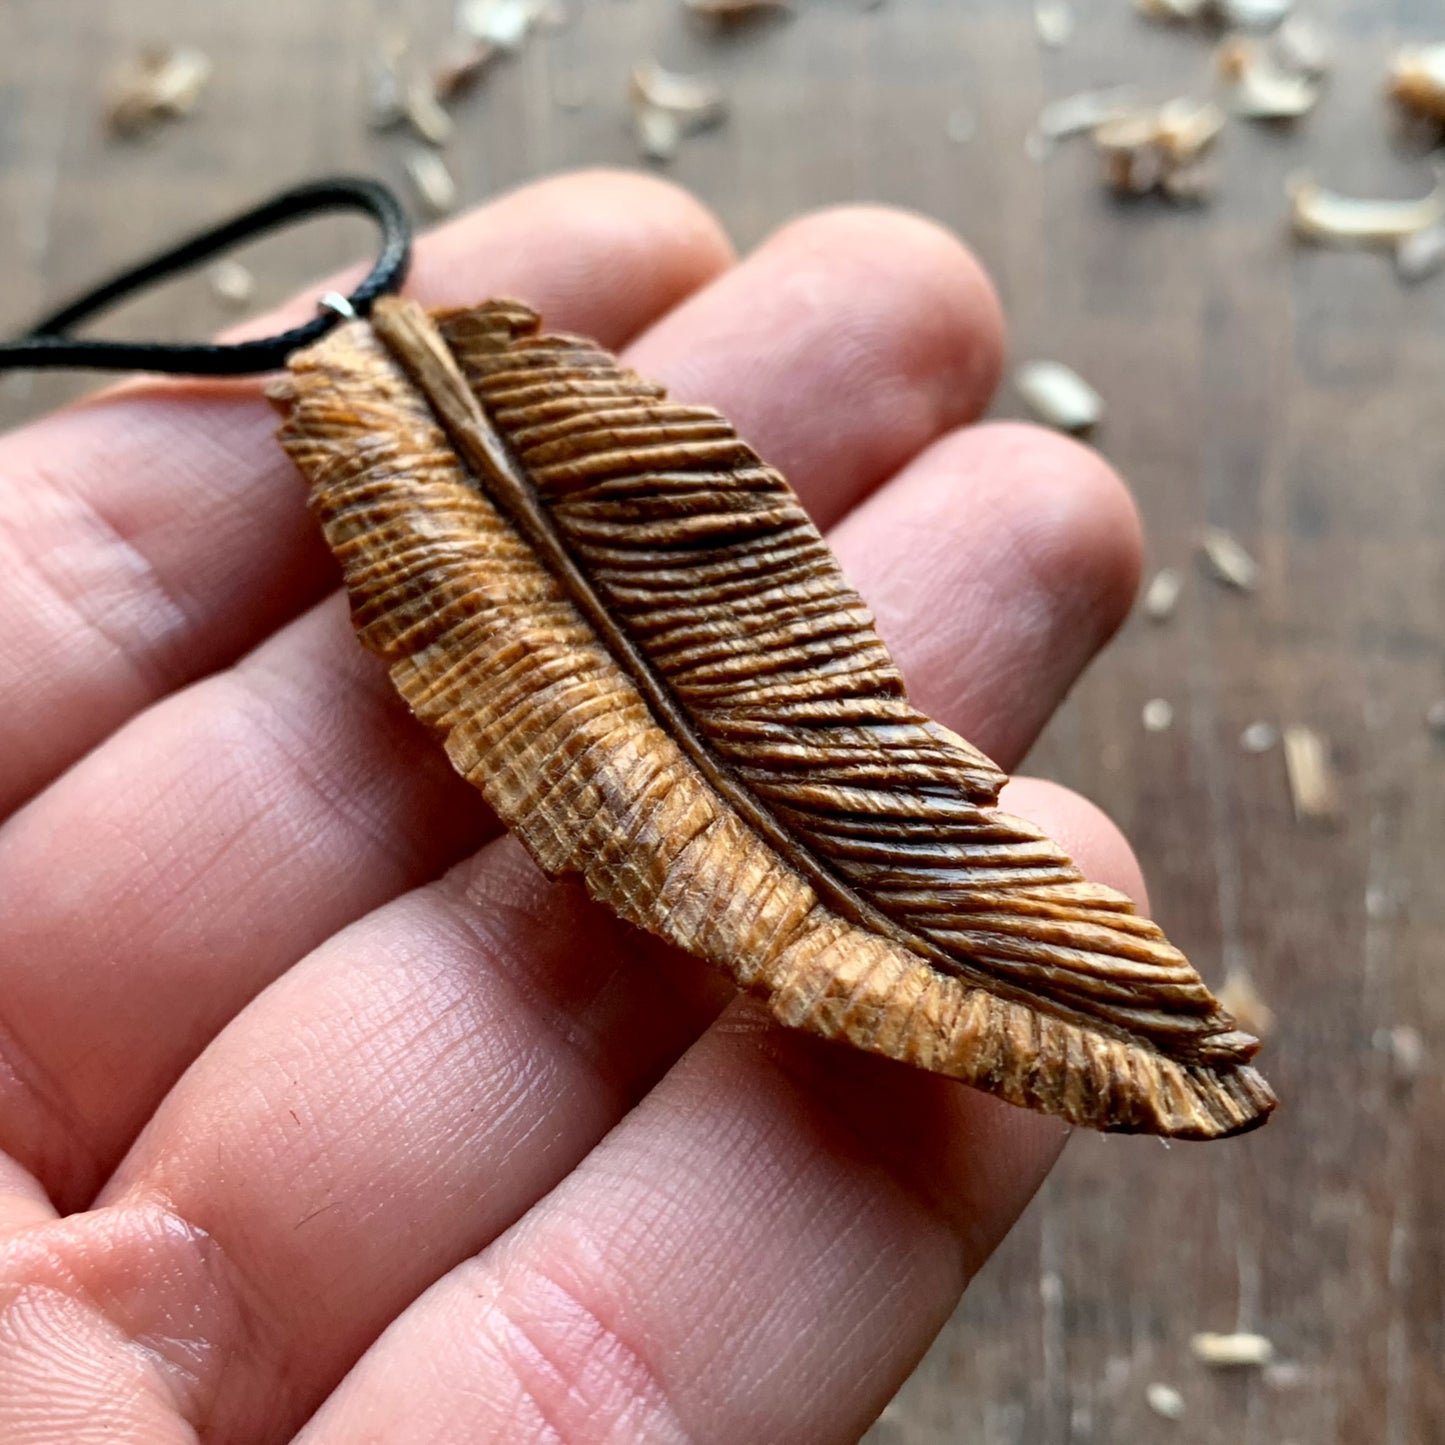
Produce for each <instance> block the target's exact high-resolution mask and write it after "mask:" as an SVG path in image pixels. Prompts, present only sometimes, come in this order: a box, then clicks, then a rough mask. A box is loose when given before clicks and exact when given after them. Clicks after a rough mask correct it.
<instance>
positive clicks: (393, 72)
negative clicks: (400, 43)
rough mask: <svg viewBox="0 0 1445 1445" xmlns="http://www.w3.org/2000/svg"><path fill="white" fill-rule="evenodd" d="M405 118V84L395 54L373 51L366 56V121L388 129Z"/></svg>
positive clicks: (374, 128) (377, 128) (371, 125)
mask: <svg viewBox="0 0 1445 1445" xmlns="http://www.w3.org/2000/svg"><path fill="white" fill-rule="evenodd" d="M405 119H406V87H405V85H404V84H403V83H402V78H401V67H400V64H399V62H398V59H397V58H396V57H395V56H392V55H390V54H387V53H384V52H382V51H376V52H374V53H373V54H371V55H369V56H367V58H366V123H367V125H368V126H370V127H371V129H372V130H390V129H391V127H392V126H395V125H400V124H401V122H402V121H404V120H405Z"/></svg>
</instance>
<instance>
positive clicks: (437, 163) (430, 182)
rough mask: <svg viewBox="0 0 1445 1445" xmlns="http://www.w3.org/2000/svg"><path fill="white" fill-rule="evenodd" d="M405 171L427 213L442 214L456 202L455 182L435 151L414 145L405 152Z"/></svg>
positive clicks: (453, 206) (452, 208) (453, 207)
mask: <svg viewBox="0 0 1445 1445" xmlns="http://www.w3.org/2000/svg"><path fill="white" fill-rule="evenodd" d="M406 173H407V175H408V176H409V177H410V178H411V183H412V185H413V186H414V187H415V189H416V193H417V197H418V199H419V200H420V201H421V203H422V206H423V207H424V208H425V210H426V211H427V213H428V215H432V216H444V215H446V214H447V212H449V211H451V210H454V209H455V207H456V204H457V183H456V181H455V180H453V179H452V173H451V172H450V171H449V170H448V169H447V166H446V162H445V161H444V160H442V158H441V156H439V155H438V154H437V153H436V151H434V150H431V149H429V148H427V147H425V146H414V147H413V148H412V149H411V151H410V152H409V153H408V154H407V158H406Z"/></svg>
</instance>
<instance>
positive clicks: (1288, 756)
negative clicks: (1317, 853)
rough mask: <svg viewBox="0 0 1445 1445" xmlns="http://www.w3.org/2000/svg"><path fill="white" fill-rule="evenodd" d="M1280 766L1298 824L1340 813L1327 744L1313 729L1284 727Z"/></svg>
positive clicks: (1301, 725) (1318, 820)
mask: <svg viewBox="0 0 1445 1445" xmlns="http://www.w3.org/2000/svg"><path fill="white" fill-rule="evenodd" d="M1283 741H1284V765H1285V771H1286V773H1287V774H1288V777H1289V793H1290V801H1291V802H1292V804H1293V805H1294V815H1295V820H1296V821H1297V822H1300V823H1310V822H1328V821H1330V820H1332V819H1334V818H1338V817H1339V815H1340V789H1339V782H1338V780H1337V779H1336V776H1335V770H1334V767H1333V765H1332V764H1331V762H1330V750H1329V745H1328V744H1327V743H1326V742H1325V740H1324V738H1322V737H1321V736H1320V735H1319V733H1317V732H1315V730H1314V729H1313V728H1308V727H1305V726H1304V725H1303V724H1301V723H1292V724H1291V725H1290V726H1289V727H1287V728H1285V730H1284V734H1283Z"/></svg>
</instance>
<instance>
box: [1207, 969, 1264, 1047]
mask: <svg viewBox="0 0 1445 1445" xmlns="http://www.w3.org/2000/svg"><path fill="white" fill-rule="evenodd" d="M1219 1002H1220V1005H1221V1006H1222V1007H1223V1009H1224V1011H1225V1013H1228V1014H1233V1015H1234V1021H1235V1022H1236V1023H1237V1024H1238V1025H1239V1026H1240V1028H1242V1029H1243V1030H1244V1031H1245V1033H1247V1034H1253V1035H1254V1036H1255V1038H1257V1039H1267V1038H1268V1037H1269V1036H1270V1035H1271V1034H1272V1033H1273V1032H1274V1010H1273V1009H1271V1008H1270V1006H1269V1005H1268V1004H1267V1003H1265V1001H1264V999H1263V998H1261V997H1260V993H1259V990H1258V989H1257V988H1255V986H1254V980H1253V979H1252V978H1251V977H1250V976H1249V972H1248V970H1247V969H1243V968H1232V969H1230V970H1229V973H1228V974H1227V975H1226V976H1225V980H1224V986H1223V987H1222V988H1221V989H1220V990H1219Z"/></svg>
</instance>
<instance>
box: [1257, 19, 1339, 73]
mask: <svg viewBox="0 0 1445 1445" xmlns="http://www.w3.org/2000/svg"><path fill="white" fill-rule="evenodd" d="M1271 49H1272V50H1273V53H1274V58H1275V60H1276V62H1277V63H1278V64H1279V65H1280V66H1282V67H1283V68H1284V69H1285V70H1288V71H1292V72H1293V73H1294V74H1296V75H1308V76H1311V77H1313V78H1315V79H1320V78H1322V77H1324V76H1325V75H1327V74H1329V70H1330V64H1331V60H1330V47H1329V42H1328V41H1327V40H1326V39H1325V37H1324V34H1323V32H1322V31H1321V30H1320V28H1319V27H1318V26H1317V25H1315V24H1314V23H1313V22H1312V21H1309V20H1306V19H1305V18H1304V16H1302V15H1291V16H1290V18H1289V19H1288V20H1286V21H1285V22H1284V24H1283V25H1281V26H1280V28H1279V29H1278V30H1277V31H1276V32H1275V34H1274V38H1273V40H1272V42H1271Z"/></svg>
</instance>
